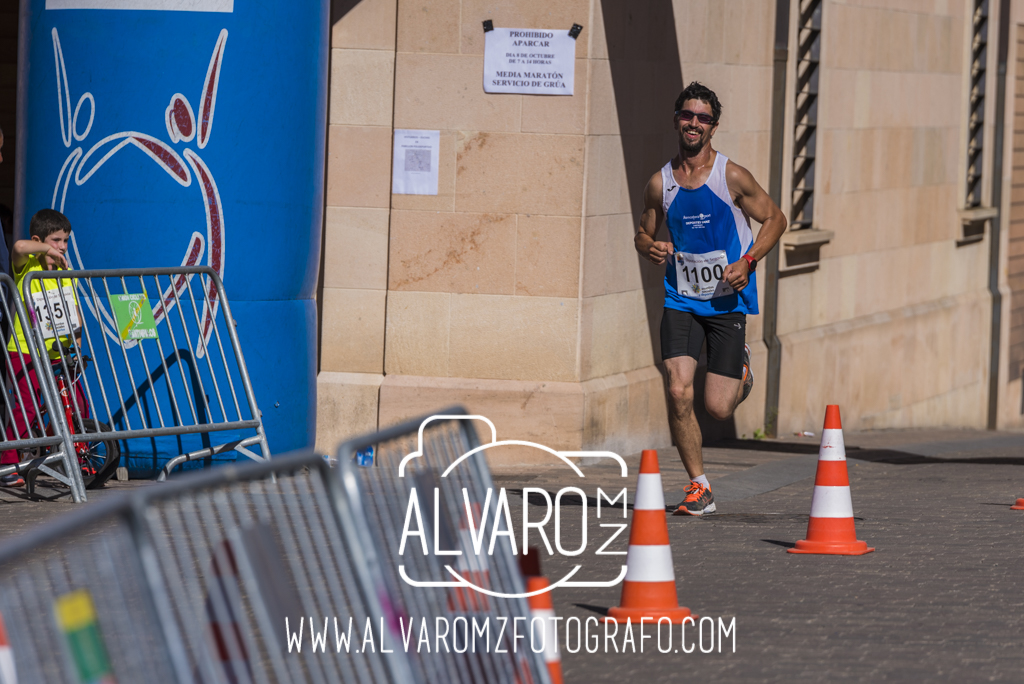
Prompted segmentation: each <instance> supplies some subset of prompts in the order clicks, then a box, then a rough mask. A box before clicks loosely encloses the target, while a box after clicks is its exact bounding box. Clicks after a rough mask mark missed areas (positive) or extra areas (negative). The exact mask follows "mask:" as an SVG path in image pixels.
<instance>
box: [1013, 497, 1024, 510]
mask: <svg viewBox="0 0 1024 684" xmlns="http://www.w3.org/2000/svg"><path fill="white" fill-rule="evenodd" d="M1010 510H1011V511H1024V499H1017V503H1015V504H1013V505H1012V506H1010Z"/></svg>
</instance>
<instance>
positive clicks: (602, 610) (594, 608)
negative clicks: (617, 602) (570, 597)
mask: <svg viewBox="0 0 1024 684" xmlns="http://www.w3.org/2000/svg"><path fill="white" fill-rule="evenodd" d="M573 605H574V606H576V607H577V608H582V609H583V610H591V611H593V612H595V613H597V614H598V615H608V608H607V607H605V606H592V605H590V604H589V603H574V604H573Z"/></svg>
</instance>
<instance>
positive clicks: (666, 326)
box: [661, 309, 747, 380]
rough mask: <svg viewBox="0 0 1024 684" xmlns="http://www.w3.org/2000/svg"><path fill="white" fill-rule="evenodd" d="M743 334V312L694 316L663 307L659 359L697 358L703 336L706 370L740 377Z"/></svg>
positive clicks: (744, 319)
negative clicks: (705, 349)
mask: <svg viewBox="0 0 1024 684" xmlns="http://www.w3.org/2000/svg"><path fill="white" fill-rule="evenodd" d="M746 334H747V315H746V314H744V313H739V312H733V313H724V314H719V315H718V316H698V315H697V314H692V313H689V312H686V311H676V310H675V309H665V310H664V313H663V315H662V317H661V358H662V360H663V361H664V360H665V359H671V358H675V357H677V356H689V357H692V358H694V359H699V358H700V348H701V346H702V345H703V344H704V340H705V338H706V339H707V342H708V372H709V373H714V374H716V375H724V376H725V377H727V378H736V379H737V380H740V379H742V378H743V345H744V343H745V341H746Z"/></svg>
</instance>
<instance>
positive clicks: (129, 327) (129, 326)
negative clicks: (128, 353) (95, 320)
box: [110, 292, 156, 340]
mask: <svg viewBox="0 0 1024 684" xmlns="http://www.w3.org/2000/svg"><path fill="white" fill-rule="evenodd" d="M110 308H111V309H113V310H114V318H115V319H116V320H117V330H118V332H119V333H120V334H121V339H122V340H155V339H156V321H154V320H153V307H151V306H150V305H149V297H148V296H147V295H146V293H145V292H143V293H142V294H113V295H110Z"/></svg>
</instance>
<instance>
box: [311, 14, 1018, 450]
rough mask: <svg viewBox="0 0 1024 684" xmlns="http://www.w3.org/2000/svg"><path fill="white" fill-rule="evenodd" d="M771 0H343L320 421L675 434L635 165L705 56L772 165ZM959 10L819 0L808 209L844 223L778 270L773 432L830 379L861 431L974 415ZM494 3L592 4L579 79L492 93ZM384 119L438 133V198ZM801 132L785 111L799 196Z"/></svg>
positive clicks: (750, 407) (322, 428) (761, 354)
mask: <svg viewBox="0 0 1024 684" xmlns="http://www.w3.org/2000/svg"><path fill="white" fill-rule="evenodd" d="M994 4H997V3H994ZM773 5H774V3H771V2H767V1H765V0H686V1H684V0H646V1H644V2H636V1H628V0H566V1H565V2H560V3H551V2H542V1H541V0H496V1H493V2H483V0H387V1H386V0H362V1H361V2H356V0H343V1H341V0H336V2H335V8H334V10H335V20H336V21H335V24H334V33H333V50H332V79H331V109H330V124H331V129H330V136H329V160H328V181H327V185H328V188H327V204H328V207H327V212H326V216H327V218H326V225H325V242H324V245H325V249H324V269H323V279H322V284H323V290H322V296H321V297H320V302H321V306H322V327H321V371H320V380H319V386H318V391H319V395H320V413H319V416H318V421H319V428H318V446H319V447H320V448H321V449H327V448H330V447H331V446H332V445H333V444H335V443H336V442H337V441H338V440H339V439H341V438H342V437H345V436H349V435H352V434H355V433H359V432H365V431H369V430H372V429H374V428H376V427H377V426H384V425H388V424H392V423H394V422H396V421H398V420H401V419H404V418H408V417H411V416H414V415H418V414H422V413H427V412H430V411H433V410H436V409H438V408H440V407H443V406H447V405H451V404H464V405H465V406H466V407H467V408H468V409H469V410H470V411H473V412H477V413H481V414H483V415H486V416H488V417H489V418H491V419H492V420H493V421H494V422H495V423H496V425H497V427H498V431H499V437H500V438H509V439H511V438H517V439H526V440H533V441H538V442H541V443H544V444H547V445H549V446H552V447H555V448H562V449H587V448H592V449H596V448H607V449H614V450H617V451H619V452H622V453H632V452H636V451H638V450H640V449H641V448H644V447H650V446H666V445H668V443H669V436H668V431H667V424H666V418H665V396H664V388H663V381H662V375H661V371H660V370H659V367H658V366H657V365H656V363H655V362H656V361H657V360H659V359H660V350H659V342H658V334H657V331H658V324H659V322H660V315H661V311H660V310H661V304H662V296H663V295H662V291H661V288H662V285H661V275H662V274H661V272H660V269H656V268H654V267H652V266H651V265H650V264H647V263H646V262H642V261H641V260H640V259H639V258H638V256H637V255H636V253H635V251H634V250H633V247H632V236H633V232H634V229H635V228H634V227H635V225H636V221H637V219H638V217H639V214H640V210H641V203H642V190H643V186H644V184H645V183H646V182H647V179H648V178H649V177H650V176H651V175H652V174H653V173H654V172H655V171H656V170H657V169H658V168H659V167H660V166H661V165H663V164H664V163H665V161H667V160H668V159H669V157H671V156H672V154H674V151H675V150H674V141H673V134H672V131H671V124H672V120H671V116H672V104H673V101H674V99H675V97H676V95H677V94H678V92H679V90H680V89H681V87H682V86H683V85H684V84H685V83H688V82H689V81H691V80H700V81H702V82H705V83H706V84H707V85H709V86H710V87H712V88H713V89H715V90H716V91H717V92H718V93H719V96H720V97H721V99H722V102H723V105H724V114H723V119H722V124H721V127H720V129H719V131H718V132H717V134H716V137H715V146H716V148H717V149H719V150H721V151H722V152H723V153H725V154H726V155H727V156H729V157H730V158H732V159H733V160H735V161H736V162H737V163H740V164H742V165H744V166H746V167H747V168H748V169H750V170H751V171H752V172H753V174H754V176H755V177H756V178H757V179H758V180H759V181H760V182H761V184H762V185H763V186H765V187H767V186H768V181H769V178H768V174H769V132H770V126H771V97H772V93H771V73H772V72H771V68H772V56H773V52H772V50H773V23H774V7H773ZM795 7H796V2H795V0H794V11H793V12H792V13H791V20H792V22H793V23H792V26H791V31H790V33H791V37H792V40H791V49H790V55H791V60H790V75H789V83H788V99H789V100H790V105H789V107H790V110H791V109H792V97H793V95H792V94H793V85H794V71H795V68H794V66H793V59H792V55H793V54H794V48H795V40H796V38H795V27H796V22H797V13H796V11H795ZM966 11H967V3H966V2H959V1H957V2H949V3H933V2H928V3H922V2H917V1H913V0H905V1H902V2H852V1H850V2H838V1H834V0H826V2H825V3H824V8H823V12H824V19H823V22H824V30H823V34H822V64H821V87H820V108H819V114H818V125H819V129H818V168H817V177H816V196H815V199H816V206H817V208H816V215H815V226H816V227H817V228H819V229H821V230H827V231H832V232H833V233H834V236H833V238H832V240H831V242H829V243H828V244H826V245H825V246H824V247H822V249H821V252H820V262H819V267H818V268H817V269H816V270H813V271H810V272H807V273H803V274H800V275H791V276H788V277H785V278H783V279H781V281H780V287H779V308H778V312H779V316H778V331H779V335H780V338H781V339H782V343H783V349H784V355H783V365H782V387H781V398H780V407H779V409H780V410H779V432H780V434H782V435H785V434H787V433H790V432H792V431H796V430H817V429H818V428H820V422H821V416H822V410H823V406H824V405H825V404H826V403H839V404H840V405H841V407H842V410H843V417H844V420H845V422H846V424H847V426H849V427H852V428H880V427H897V426H937V425H944V426H972V427H982V426H983V425H984V421H985V410H986V409H985V406H986V405H985V398H986V391H987V384H986V383H987V368H988V333H987V331H988V326H989V309H990V298H989V295H988V291H987V287H986V283H987V268H988V263H987V255H988V246H987V245H988V242H987V237H986V238H985V239H984V240H982V241H981V242H976V243H972V244H961V241H960V240H959V238H960V237H961V223H960V214H959V210H960V208H961V207H962V206H963V202H962V195H963V193H964V190H963V188H964V184H963V177H964V158H965V154H964V149H965V146H966V141H965V139H966V133H965V121H966V119H965V117H966V109H967V106H966V97H967V90H966V89H967V81H966V79H967V76H966V65H967V59H968V57H967V52H966V50H967V45H968V40H969V38H970V32H969V26H968V22H967V17H966V16H965V12H966ZM485 19H491V20H493V22H494V25H495V26H499V27H528V28H549V29H550V28H557V29H565V30H567V29H568V28H569V27H570V26H571V25H572V24H573V23H580V24H582V25H584V27H585V28H584V31H583V33H582V34H581V35H580V37H579V39H578V41H577V46H576V58H577V62H576V77H575V95H574V96H573V97H540V96H523V95H488V94H485V93H484V92H483V90H482V85H481V79H482V69H483V42H484V34H483V31H482V28H481V22H482V21H483V20H485ZM1014 35H1015V34H1014ZM990 41H991V44H992V46H993V47H992V52H993V53H994V50H995V48H994V45H995V33H994V32H993V33H992V35H991V37H990ZM1014 50H1015V48H1013V49H1012V50H1011V54H1014V55H1015V54H1016V52H1015V51H1014ZM993 60H994V57H993V58H992V60H990V62H992V64H991V69H990V70H991V72H992V74H993V75H994V73H995V68H994V61H993ZM993 79H994V76H993ZM1010 82H1011V83H1012V78H1011V79H1010ZM992 84H993V86H994V80H993V81H992ZM990 92H992V93H994V87H992V88H991V89H990ZM1014 92H1015V91H1014V90H1013V88H1012V87H1011V88H1010V91H1009V94H1008V101H1009V102H1010V104H1009V105H1008V106H1009V107H1012V100H1013V97H1014V95H1013V93H1014ZM990 99H991V100H993V101H994V97H992V98H990ZM993 108H994V104H990V106H989V110H990V114H991V113H992V110H993ZM1011 111H1012V109H1011ZM788 116H789V121H788V122H787V128H789V129H791V128H792V114H791V113H790V114H789V115H788ZM990 118H991V117H990ZM394 128H418V129H438V130H440V131H441V163H440V181H439V194H438V195H437V196H413V195H391V194H390V166H391V140H392V134H393V130H394ZM987 140H988V141H989V143H988V144H989V145H991V140H992V136H991V132H990V133H989V136H988V138H987ZM792 145H793V141H792V132H791V130H790V131H789V132H788V133H787V144H786V155H787V162H786V173H785V174H784V178H783V183H784V187H783V198H784V202H783V210H784V211H786V212H787V213H788V212H789V209H790V207H789V200H788V198H789V195H790V188H789V177H790V175H791V174H790V166H791V161H790V157H789V155H791V153H792ZM1012 145H1013V142H1012V141H1009V142H1008V147H1007V150H1008V151H1012V149H1013V148H1012ZM989 149H990V147H989ZM989 159H991V157H989ZM986 164H990V161H988V162H986ZM1018 165H1019V163H1018ZM1011 166H1012V164H1011V163H1010V161H1008V162H1007V172H1006V174H1004V176H1005V178H1006V182H1007V183H1009V180H1010V170H1009V169H1010V168H1011ZM990 186H991V179H987V180H986V185H985V190H984V193H985V197H989V196H990V193H991V187H990ZM1009 194H1010V192H1009V185H1007V190H1006V195H1007V196H1009ZM1008 201H1009V200H1008ZM754 228H755V231H756V230H757V227H756V226H755V227H754ZM1006 232H1007V231H1006V230H1005V228H1004V234H1005V233H1006ZM1008 246H1009V245H1008ZM1005 253H1006V250H1004V254H1005ZM783 265H785V261H783ZM1004 280H1005V278H1004ZM1009 293H1010V289H1009V286H1007V295H1008V296H1007V301H1006V303H1005V306H1006V307H1007V308H1006V313H1005V315H1004V318H1009V316H1010V309H1009V308H1008V307H1010V306H1011V305H1012V302H1011V301H1010V297H1009ZM761 294H762V296H763V292H762V293H761ZM759 319H760V317H759V316H755V317H751V320H750V321H749V326H748V330H749V332H748V342H749V343H750V344H751V347H752V348H753V368H754V373H755V377H756V378H758V379H759V380H758V382H756V383H755V389H754V394H753V395H752V396H751V397H750V398H749V399H748V400H747V402H745V403H744V404H743V405H741V406H740V408H739V410H738V411H737V414H736V417H735V419H734V421H733V422H732V423H731V424H727V425H722V426H719V429H718V433H719V434H735V435H737V436H743V435H746V436H751V435H752V434H753V433H754V431H755V430H756V429H758V428H761V427H763V424H764V382H763V379H764V377H765V363H766V352H765V347H764V345H763V344H762V342H761V322H760V320H759ZM1007 329H1008V326H1007V325H1006V324H1004V331H1005V330H1007ZM1007 334H1008V333H1007ZM1007 346H1008V345H1006V344H1004V345H1003V351H1004V354H1005V350H1006V347H1007ZM1006 366H1007V364H1006V363H1004V364H1003V367H1004V372H1006V370H1005V369H1006ZM1007 382H1010V381H1009V380H1007ZM1016 382H1017V383H1018V390H1017V391H1018V393H1019V381H1016ZM1007 415H1009V414H1007ZM1011 418H1012V417H1011ZM1006 419H1007V420H1009V418H1006ZM503 458H505V457H503ZM520 458H521V459H524V460H525V459H528V456H526V455H515V454H513V455H510V456H508V457H507V460H508V461H509V462H516V460H517V459H520Z"/></svg>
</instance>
